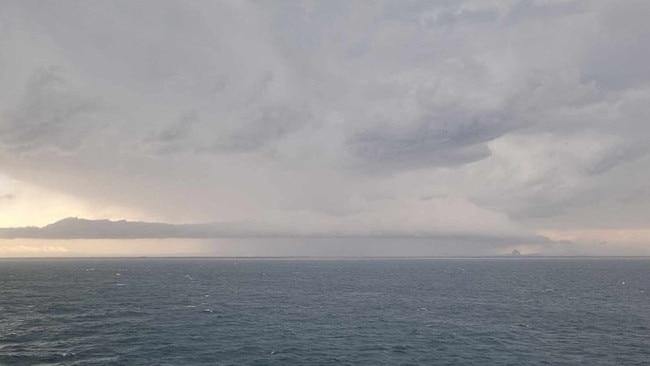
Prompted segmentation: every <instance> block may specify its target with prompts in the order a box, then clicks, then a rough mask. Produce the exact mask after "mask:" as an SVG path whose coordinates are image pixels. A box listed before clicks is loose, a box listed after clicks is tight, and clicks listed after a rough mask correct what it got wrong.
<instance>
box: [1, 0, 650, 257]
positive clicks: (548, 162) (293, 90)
mask: <svg viewBox="0 0 650 366" xmlns="http://www.w3.org/2000/svg"><path fill="white" fill-rule="evenodd" d="M648 10H650V9H649V8H648V2H647V1H643V0H632V1H625V2H611V1H598V0H597V1H581V0H532V1H523V0H503V1H489V2H488V1H475V0H465V1H454V2H431V1H372V2H371V1H358V2H350V1H295V2H293V1H292V2H283V1H239V2H225V1H224V2H215V1H193V2H184V1H172V0H162V1H138V2H133V1H110V2H101V3H97V2H81V3H80V2H77V1H58V2H56V3H54V2H43V1H29V0H28V1H3V2H2V3H1V4H0V45H1V46H0V81H1V82H0V211H3V212H4V214H3V216H0V219H2V220H4V221H7V224H6V225H5V224H3V225H2V226H30V225H38V226H43V225H46V224H48V223H51V222H55V221H57V220H59V219H61V218H63V217H66V216H88V217H89V218H93V219H130V220H140V221H147V222H168V223H173V224H187V223H208V222H210V223H212V222H217V223H223V224H230V225H235V226H236V227H237V228H238V230H239V231H238V235H244V234H245V231H246V230H245V228H247V227H248V228H249V229H250V233H251V235H254V234H255V233H256V230H260V229H259V228H265V229H264V230H267V232H272V233H278V232H280V233H282V234H283V235H287V236H292V235H298V236H301V235H303V236H304V235H307V234H309V235H317V236H321V237H322V236H327V235H331V236H333V237H336V236H337V235H340V234H341V233H348V234H350V233H352V234H354V235H352V236H363V235H366V236H369V237H382V236H386V237H396V236H398V237H399V236H404V237H409V236H427V235H428V236H430V237H432V238H437V239H440V238H446V239H445V240H450V241H453V238H461V237H462V238H467V237H471V238H476V237H482V238H495V237H496V238H501V239H503V238H515V239H514V242H520V243H521V245H522V246H524V245H533V246H534V245H538V246H539V247H535V248H534V247H530V249H529V250H528V251H529V252H538V251H541V252H543V251H544V250H546V249H545V248H547V247H544V246H548V245H550V244H548V243H550V242H552V241H553V240H555V243H556V244H557V243H559V244H557V245H558V247H554V248H555V249H553V253H562V249H561V247H562V244H561V243H566V242H567V241H566V240H570V241H572V242H574V243H578V244H579V245H584V246H585V247H584V248H587V249H585V252H587V253H588V252H589V249H588V248H590V247H589V245H591V244H594V246H593V248H596V249H594V250H597V248H598V247H597V246H596V244H597V243H594V242H593V240H592V239H590V238H592V237H593V235H586V234H585V235H583V236H580V235H578V234H576V233H578V232H579V233H589V232H594V233H595V232H596V230H610V231H608V232H611V233H614V232H616V233H618V234H616V235H614V234H612V235H613V236H612V238H610V239H609V242H610V243H616V242H617V240H619V239H620V244H621V245H632V246H633V247H634V248H636V249H635V250H637V252H635V253H646V254H647V253H648V251H647V248H648V247H647V245H646V243H644V242H642V241H639V240H637V239H634V240H632V239H629V240H628V238H629V237H630V236H626V235H624V232H625V230H642V229H646V228H647V222H650V198H649V197H650V196H649V195H648V194H647V191H648V187H647V183H646V182H648V181H650V154H649V153H650V148H649V147H648V146H650V144H648V141H650V127H648V117H647V116H648V115H650V72H649V71H648V70H649V69H648V67H647V65H648V64H650V25H648V22H647V21H646V19H645V17H644V15H645V14H647V13H648ZM634 192H638V195H637V194H635V193H634ZM644 192H645V193H644ZM630 195H632V197H631V196H630ZM2 197H4V198H2ZM9 197H11V199H9ZM39 207H43V209H40V210H39V209H38V208H39ZM52 207H56V210H53V209H51V208H52ZM36 211H38V212H42V213H41V214H37V213H34V214H32V215H30V214H28V212H36ZM12 213H13V215H12ZM19 213H20V215H22V216H20V215H19ZM57 215H58V216H57ZM61 215H63V216H61ZM612 216H615V217H614V218H612ZM12 217H13V219H12ZM17 217H20V219H16V218H17ZM30 217H31V219H30ZM30 220H33V222H32V221H30ZM0 223H2V221H0ZM581 235H582V234H581ZM546 237H548V238H549V239H548V240H547V239H543V240H541V241H535V240H532V241H531V242H530V243H529V242H527V240H528V239H527V238H546ZM522 238H523V239H522ZM617 238H619V239H617ZM494 241H495V240H492V239H489V240H488V239H486V242H494ZM460 242H461V241H459V243H460ZM542 242H543V243H542ZM503 243H504V244H503V245H502V249H503V250H506V249H507V248H510V247H511V246H513V245H514V244H513V240H506V239H503ZM459 245H462V244H459ZM486 245H487V244H486ZM567 245H568V244H567ZM557 248H560V249H557ZM495 250H496V249H495ZM499 250H501V249H499ZM568 251H569V249H567V252H568ZM524 252H526V250H524Z"/></svg>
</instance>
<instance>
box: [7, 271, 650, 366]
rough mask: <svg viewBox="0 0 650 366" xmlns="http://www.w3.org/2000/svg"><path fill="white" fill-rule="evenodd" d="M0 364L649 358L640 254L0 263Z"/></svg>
mask: <svg viewBox="0 0 650 366" xmlns="http://www.w3.org/2000/svg"><path fill="white" fill-rule="evenodd" d="M0 364H2V365H23V364H24V365H37V364H43V365H650V260H649V259H541V258H539V259H524V258H517V259H514V258H513V259H411V260H406V259H392V260H238V259H230V260H216V259H128V260H124V259H123V260H115V259H110V260H109V259H106V260H87V259H79V260H0Z"/></svg>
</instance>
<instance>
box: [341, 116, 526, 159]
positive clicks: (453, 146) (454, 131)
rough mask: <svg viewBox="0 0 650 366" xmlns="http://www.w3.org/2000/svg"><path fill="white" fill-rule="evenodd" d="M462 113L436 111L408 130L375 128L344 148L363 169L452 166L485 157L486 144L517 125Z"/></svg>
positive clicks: (510, 120) (506, 119) (510, 119)
mask: <svg viewBox="0 0 650 366" xmlns="http://www.w3.org/2000/svg"><path fill="white" fill-rule="evenodd" d="M465 114H466V111H462V110H461V111H449V112H447V113H440V112H438V113H435V114H431V115H428V116H425V117H423V118H421V119H420V121H419V122H418V123H416V124H414V125H413V126H410V127H405V128H404V127H394V126H391V125H389V126H382V127H375V128H372V129H370V130H367V131H364V132H360V133H357V134H356V135H354V136H353V137H351V138H350V139H349V140H348V141H347V146H348V148H349V149H350V150H351V152H352V153H353V155H354V156H355V158H356V162H357V163H356V164H355V165H356V166H358V167H360V168H362V169H364V168H367V169H371V170H379V171H391V170H392V171H399V170H410V169H419V168H432V167H453V166H459V165H463V164H467V163H471V162H475V161H478V160H481V159H484V158H486V157H488V156H489V155H490V151H489V149H488V148H487V145H486V142H489V141H491V140H494V139H495V138H498V137H499V136H502V135H504V134H505V133H508V132H510V131H512V130H514V129H516V128H517V127H518V125H520V123H518V122H517V121H515V120H513V117H511V116H505V115H489V114H486V115H475V116H466V115H465Z"/></svg>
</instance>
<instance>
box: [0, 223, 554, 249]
mask: <svg viewBox="0 0 650 366" xmlns="http://www.w3.org/2000/svg"><path fill="white" fill-rule="evenodd" d="M272 237H276V238H280V237H284V238H287V237H382V238H420V239H423V238H425V239H426V238H430V239H445V240H463V241H467V242H484V241H490V242H499V243H511V244H519V243H522V242H524V243H547V242H549V239H548V238H546V237H543V236H503V235H498V234H495V235H485V234H483V235H481V234H472V233H436V232H431V233H405V232H399V231H383V232H370V231H368V232H363V231H327V232H323V231H316V230H313V228H312V229H310V228H306V227H300V226H296V227H292V228H290V229H287V228H278V227H273V226H268V225H263V224H246V223H203V224H169V223H158V222H141V221H127V220H119V221H112V220H107V219H102V220H89V219H83V218H77V217H68V218H65V219H62V220H59V221H57V222H55V223H52V224H49V225H46V226H43V227H35V226H28V227H11V228H0V239H211V238H272Z"/></svg>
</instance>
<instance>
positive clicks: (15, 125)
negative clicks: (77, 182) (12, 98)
mask: <svg viewBox="0 0 650 366" xmlns="http://www.w3.org/2000/svg"><path fill="white" fill-rule="evenodd" d="M100 108H101V103H100V101H99V100H98V99H93V98H88V97H84V96H80V95H78V94H76V93H74V92H73V91H72V90H71V87H70V85H69V83H68V82H67V81H66V79H65V78H64V76H63V72H62V71H61V70H60V68H57V67H46V68H40V69H38V70H36V71H35V72H34V73H33V75H32V76H31V78H30V80H29V81H28V82H27V84H26V86H25V92H24V94H23V97H22V100H21V101H20V102H19V104H18V105H17V108H16V109H14V110H10V111H7V112H5V113H4V115H3V116H2V120H1V122H0V131H1V137H0V140H1V141H2V145H3V147H4V149H5V150H11V151H14V152H29V151H31V150H35V149H44V148H55V149H58V150H62V151H69V150H73V149H75V148H77V147H78V146H79V145H80V144H81V143H82V142H83V139H84V137H85V136H86V135H87V134H89V133H91V132H92V131H93V130H94V129H95V128H96V127H97V124H96V123H95V122H94V121H93V119H92V118H91V117H92V114H93V113H95V112H97V111H98V110H100Z"/></svg>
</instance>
